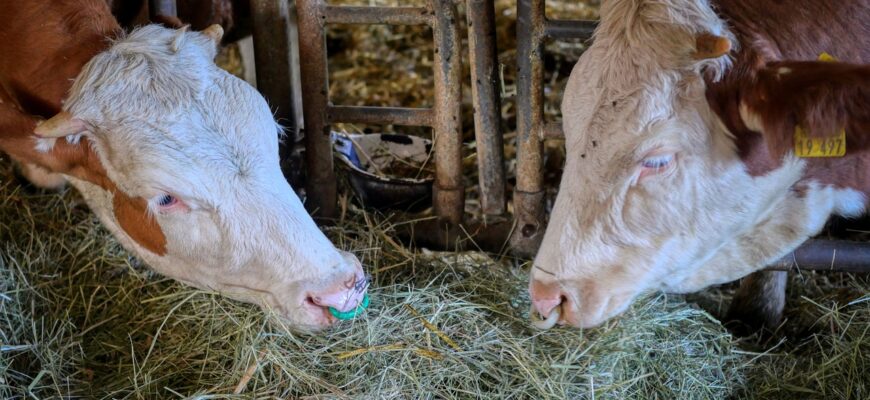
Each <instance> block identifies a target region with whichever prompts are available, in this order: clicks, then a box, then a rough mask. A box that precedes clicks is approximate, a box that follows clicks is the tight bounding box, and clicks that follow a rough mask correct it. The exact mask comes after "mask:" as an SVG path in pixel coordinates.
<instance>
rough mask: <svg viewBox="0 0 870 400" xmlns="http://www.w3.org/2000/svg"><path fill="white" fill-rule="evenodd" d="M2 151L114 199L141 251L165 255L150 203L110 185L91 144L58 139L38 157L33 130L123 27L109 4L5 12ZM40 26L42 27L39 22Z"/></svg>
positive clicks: (55, 3)
mask: <svg viewBox="0 0 870 400" xmlns="http://www.w3.org/2000/svg"><path fill="white" fill-rule="evenodd" d="M0 21H3V23H2V24H0V37H2V38H4V40H2V41H0V54H3V57H0V100H2V102H0V151H3V152H5V153H7V154H9V155H10V156H11V157H12V158H13V159H15V160H17V161H19V162H26V163H32V164H35V165H38V166H39V167H42V168H45V169H46V170H49V171H52V172H56V173H62V174H65V175H69V176H73V177H76V178H78V179H82V180H85V181H88V182H91V183H93V184H95V185H97V186H100V187H101V188H103V189H105V190H106V191H108V192H110V193H113V196H114V197H113V204H114V212H115V218H116V219H117V221H118V224H119V225H120V226H121V228H122V229H124V231H125V232H127V234H128V235H129V236H130V237H131V238H132V239H133V240H135V241H136V242H137V243H139V244H140V245H141V246H142V247H144V248H146V249H148V250H149V251H152V252H154V253H155V254H158V255H163V254H165V253H166V237H165V236H164V234H163V231H162V230H161V229H160V226H159V225H158V224H157V221H156V220H154V218H153V217H151V216H149V215H148V214H147V208H146V203H145V200H144V199H142V198H131V197H129V196H127V195H126V194H124V193H123V192H122V191H120V190H119V189H118V188H117V186H116V185H115V184H114V182H112V181H111V180H110V179H109V177H108V175H107V173H106V170H105V168H104V167H103V165H102V163H101V162H100V159H99V157H98V156H97V155H96V153H95V152H94V151H93V149H92V148H91V146H90V144H89V142H88V140H87V139H83V140H82V141H81V143H80V144H75V145H74V144H70V143H67V141H66V140H64V139H60V140H57V143H56V145H55V146H54V148H53V149H52V150H51V151H49V152H46V153H41V152H38V151H36V148H35V145H36V136H34V135H33V130H34V128H35V127H36V123H37V122H38V121H39V120H40V118H39V117H40V116H41V117H42V118H48V117H51V116H53V115H54V114H56V113H58V112H60V110H61V100H62V99H63V97H64V96H65V95H66V93H67V91H68V90H69V87H70V85H71V83H72V80H73V79H74V78H75V77H76V76H77V75H78V73H79V71H80V70H81V68H82V66H83V65H84V64H85V63H87V61H88V60H90V59H91V58H92V57H93V56H94V55H95V54H97V53H98V52H100V51H102V50H103V49H104V48H105V47H106V45H107V44H108V39H109V38H111V37H116V36H117V35H118V34H119V33H120V32H121V28H120V27H119V26H118V24H117V22H116V21H115V19H114V18H113V17H112V15H111V14H110V13H109V9H108V7H107V6H106V3H105V2H104V1H103V0H41V1H10V2H3V3H2V5H0ZM36 21H38V23H36Z"/></svg>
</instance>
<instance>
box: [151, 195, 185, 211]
mask: <svg viewBox="0 0 870 400" xmlns="http://www.w3.org/2000/svg"><path fill="white" fill-rule="evenodd" d="M165 196H169V198H168V199H167V198H164V197H165ZM157 201H158V204H157V209H158V210H159V211H160V212H163V213H170V212H179V211H189V210H190V208H189V207H188V206H187V205H186V204H184V202H183V201H181V199H179V198H178V197H175V196H172V195H163V196H160V198H158V200H157Z"/></svg>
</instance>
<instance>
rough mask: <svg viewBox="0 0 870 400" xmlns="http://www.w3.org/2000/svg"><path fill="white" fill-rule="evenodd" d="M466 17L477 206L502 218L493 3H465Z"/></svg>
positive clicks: (477, 0)
mask: <svg viewBox="0 0 870 400" xmlns="http://www.w3.org/2000/svg"><path fill="white" fill-rule="evenodd" d="M466 17H467V22H468V49H469V59H470V62H471V96H472V98H473V99H474V100H473V104H474V133H475V138H476V140H477V168H478V177H479V178H478V179H479V183H480V205H481V209H482V210H483V213H484V214H485V215H501V214H504V212H505V193H504V191H505V177H504V175H505V173H504V145H503V140H502V134H501V99H500V97H499V80H498V65H497V62H496V60H497V59H498V56H497V55H498V49H497V48H496V42H495V5H494V3H493V0H468V1H467V3H466Z"/></svg>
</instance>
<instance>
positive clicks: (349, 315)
mask: <svg viewBox="0 0 870 400" xmlns="http://www.w3.org/2000/svg"><path fill="white" fill-rule="evenodd" d="M368 307H369V294H368V293H366V294H365V296H363V299H362V302H360V303H359V305H358V306H356V308H354V309H353V310H350V311H338V310H336V309H334V308H332V307H329V313H330V314H332V316H333V317H335V318H338V319H340V320H342V321H346V320H349V319H353V318H354V317H356V316H357V315H360V314H362V312H363V311H365V310H366V308H368Z"/></svg>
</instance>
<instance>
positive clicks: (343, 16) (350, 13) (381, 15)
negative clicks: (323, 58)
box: [323, 6, 433, 25]
mask: <svg viewBox="0 0 870 400" xmlns="http://www.w3.org/2000/svg"><path fill="white" fill-rule="evenodd" d="M323 14H324V16H325V18H326V23H327V24H366V25H373V24H388V25H431V24H432V20H433V17H432V11H430V10H429V9H428V8H425V7H351V6H326V9H325V10H324V13H323Z"/></svg>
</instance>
